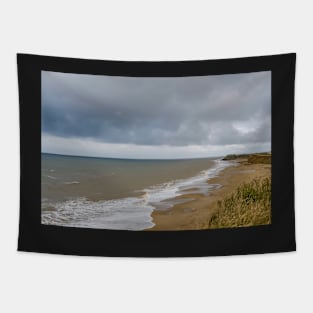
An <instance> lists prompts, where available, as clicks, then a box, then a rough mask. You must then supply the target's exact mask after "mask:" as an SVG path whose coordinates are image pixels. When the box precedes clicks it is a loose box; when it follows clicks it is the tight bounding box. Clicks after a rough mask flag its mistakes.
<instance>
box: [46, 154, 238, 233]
mask: <svg viewBox="0 0 313 313" xmlns="http://www.w3.org/2000/svg"><path fill="white" fill-rule="evenodd" d="M230 165H233V163H232V162H227V161H220V160H216V161H215V165H214V166H213V167H212V168H210V169H208V170H204V171H202V172H200V173H199V174H198V175H196V176H193V177H190V178H187V179H180V180H173V181H169V182H166V183H163V184H158V185H154V186H150V187H148V188H145V189H143V190H137V191H136V192H140V194H141V195H140V196H138V197H127V198H122V199H114V200H100V201H90V200H88V199H86V198H78V199H72V200H67V201H64V202H58V203H54V204H51V203H47V202H45V204H44V206H45V207H48V206H49V207H54V208H55V209H56V210H42V223H43V224H50V225H51V224H52V225H60V226H70V227H87V228H99V229H116V230H143V229H147V228H151V227H153V226H154V223H153V222H152V217H151V213H152V212H153V211H154V210H155V209H157V210H166V209H169V208H171V207H172V206H173V205H175V204H176V203H179V202H185V201H187V200H178V199H175V198H176V197H177V196H180V195H183V194H188V193H202V194H208V193H209V192H210V191H212V190H214V189H216V188H219V187H220V185H218V184H208V180H209V179H211V178H213V177H216V176H217V175H218V174H219V173H220V172H221V171H222V170H223V169H225V168H226V167H228V166H230ZM69 183H70V184H72V183H79V182H69ZM188 201H190V200H188ZM42 205H43V204H42Z"/></svg>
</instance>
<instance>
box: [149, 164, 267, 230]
mask: <svg viewBox="0 0 313 313" xmlns="http://www.w3.org/2000/svg"><path fill="white" fill-rule="evenodd" d="M270 175H271V165H270V164H250V163H248V162H247V160H246V159H241V160H236V162H234V166H231V167H228V168H226V169H224V170H223V171H222V172H221V173H220V174H219V176H218V177H214V178H212V179H210V180H208V184H219V185H221V186H220V188H218V189H216V190H213V191H211V192H210V193H209V194H208V195H203V194H196V193H194V194H192V193H191V194H187V195H182V196H179V197H177V200H186V201H188V202H185V203H180V204H177V205H174V206H173V207H172V208H170V209H168V210H155V211H153V213H152V218H153V223H154V224H155V226H154V227H152V228H150V229H147V230H149V231H158V230H200V229H207V228H208V222H209V220H210V217H211V215H212V214H213V213H214V212H215V211H216V210H217V201H218V200H223V199H224V198H225V197H227V196H228V195H230V194H231V193H233V192H235V191H236V189H237V187H239V186H240V185H241V184H242V183H244V182H245V183H248V182H250V181H252V180H253V179H254V178H257V177H260V178H265V177H270Z"/></svg>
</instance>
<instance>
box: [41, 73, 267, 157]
mask: <svg viewBox="0 0 313 313" xmlns="http://www.w3.org/2000/svg"><path fill="white" fill-rule="evenodd" d="M270 142H271V72H256V73H245V74H232V75H215V76H201V77H171V78H165V77H162V78H146V77H142V78H136V77H117V76H115V77H114V76H98V75H82V74H67V73H56V72H45V71H43V72H42V151H43V152H50V153H63V154H73V155H89V156H104V157H121V158H184V157H206V156H217V155H224V154H227V153H241V152H256V151H265V150H270Z"/></svg>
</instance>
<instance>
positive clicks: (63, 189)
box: [41, 154, 231, 230]
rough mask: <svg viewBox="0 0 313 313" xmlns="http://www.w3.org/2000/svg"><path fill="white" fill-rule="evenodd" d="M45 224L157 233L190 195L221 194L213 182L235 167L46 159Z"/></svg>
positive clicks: (218, 163)
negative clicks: (164, 215)
mask: <svg viewBox="0 0 313 313" xmlns="http://www.w3.org/2000/svg"><path fill="white" fill-rule="evenodd" d="M41 162H42V177H41V191H42V201H41V203H42V205H41V206H42V218H41V220H42V223H43V224H52V225H61V226H70V227H88V228H102V229H119V230H121V229H124V230H143V229H146V228H150V227H152V226H153V225H154V224H153V223H152V218H151V213H152V211H153V210H155V209H158V210H166V209H169V208H170V207H172V206H173V205H174V204H175V203H177V201H182V200H177V199H174V198H175V197H177V196H179V195H182V194H186V193H203V194H206V193H208V192H209V191H210V190H213V189H216V188H218V187H219V185H216V184H215V185H213V184H212V185H210V184H208V183H207V180H208V179H209V178H211V177H214V176H216V175H218V173H219V172H220V171H221V170H222V169H224V168H225V167H227V166H229V165H230V164H231V163H230V162H227V161H221V160H218V159H188V160H122V159H105V158H87V157H71V156H59V155H50V154H42V157H41Z"/></svg>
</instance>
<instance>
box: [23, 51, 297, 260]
mask: <svg viewBox="0 0 313 313" xmlns="http://www.w3.org/2000/svg"><path fill="white" fill-rule="evenodd" d="M295 61H296V55H295V54H294V53H290V54H282V55H272V56H260V57H248V58H236V59H221V60H201V61H171V62H169V61H160V62H147V61H143V62H132V61H102V60H84V59H74V58H62V57H50V56H39V55H28V54H18V55H17V63H18V82H19V102H20V153H21V178H20V179H21V184H20V186H21V187H20V188H21V189H20V226H19V239H18V250H20V251H31V252H43V253H58V254H74V255H88V256H123V257H191V256H211V255H214V256H217V255H232V254H252V253H270V252H287V251H294V250H295V249H296V244H295V220H294V168H293V117H294V79H295Z"/></svg>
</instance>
